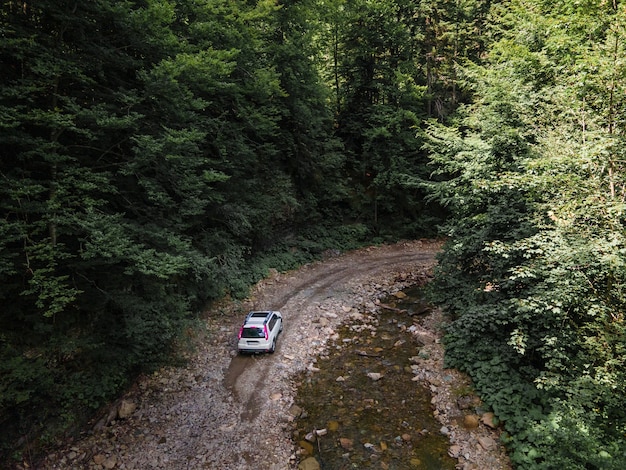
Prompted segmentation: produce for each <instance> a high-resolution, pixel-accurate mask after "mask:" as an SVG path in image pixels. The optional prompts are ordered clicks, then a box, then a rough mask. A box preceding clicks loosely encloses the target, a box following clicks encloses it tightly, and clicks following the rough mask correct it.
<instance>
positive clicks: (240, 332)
mask: <svg viewBox="0 0 626 470" xmlns="http://www.w3.org/2000/svg"><path fill="white" fill-rule="evenodd" d="M242 334H243V326H242V327H241V329H240V330H239V336H238V337H237V338H238V339H241V335H242Z"/></svg>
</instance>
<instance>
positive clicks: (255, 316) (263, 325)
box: [237, 310, 283, 353]
mask: <svg viewBox="0 0 626 470" xmlns="http://www.w3.org/2000/svg"><path fill="white" fill-rule="evenodd" d="M281 331H283V317H282V315H281V314H280V312H276V311H272V310H269V311H264V312H250V313H248V315H247V316H246V319H245V321H244V322H243V326H242V327H241V329H240V330H239V343H238V344H237V349H238V351H239V352H240V353H256V352H269V353H273V352H274V351H275V350H276V339H277V338H278V335H279V334H280V332H281Z"/></svg>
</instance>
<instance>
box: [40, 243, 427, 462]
mask: <svg viewBox="0 0 626 470" xmlns="http://www.w3.org/2000/svg"><path fill="white" fill-rule="evenodd" d="M438 248H439V244H438V243H436V242H430V241H415V242H406V243H399V244H396V245H391V246H383V247H372V248H367V249H362V250H358V251H355V252H351V253H347V254H343V255H339V256H335V257H332V258H329V259H327V260H325V261H323V262H318V263H313V264H311V265H307V266H304V267H302V268H301V269H299V270H297V271H294V272H289V273H285V274H282V273H273V275H272V276H270V277H269V278H268V279H266V280H265V281H263V282H261V283H259V284H258V285H257V286H256V287H255V289H254V290H253V292H252V293H251V295H250V298H249V299H247V300H246V301H244V302H240V303H236V302H228V303H225V304H222V305H221V306H219V307H215V308H214V309H212V310H211V311H209V312H207V321H206V324H207V332H206V333H205V332H200V333H198V335H197V338H201V339H202V341H199V344H198V347H197V349H196V351H195V352H194V353H193V355H191V356H190V357H189V358H188V359H189V361H188V363H187V364H186V366H184V367H179V368H168V369H165V370H161V371H159V372H158V373H155V374H153V375H151V376H149V377H144V378H142V379H141V380H140V381H139V382H138V383H137V385H136V386H135V387H134V388H133V390H131V391H130V392H129V393H128V395H127V396H126V397H124V402H123V405H124V406H125V407H126V408H125V409H126V410H128V409H130V410H131V412H130V413H129V416H128V417H124V418H120V417H119V416H115V413H114V412H115V410H117V408H116V409H115V410H113V411H114V412H113V413H111V414H110V416H109V419H105V420H104V421H101V422H100V423H99V424H98V425H97V426H96V427H95V429H94V430H93V431H92V432H90V433H89V434H87V435H86V436H85V437H84V438H83V439H81V440H80V441H77V442H74V443H73V444H71V445H68V446H66V447H65V448H63V449H60V450H59V451H58V452H56V453H54V454H51V455H50V456H48V458H47V459H46V460H45V461H44V462H42V464H41V466H40V468H45V469H52V468H55V469H69V468H72V469H87V468H89V469H145V468H154V469H215V470H231V469H232V470H247V469H250V470H252V469H255V470H257V469H258V470H287V469H293V468H295V467H296V459H295V454H294V452H295V449H294V444H293V441H292V436H291V432H292V430H293V420H294V416H293V412H292V411H293V408H292V405H293V403H294V397H295V395H296V391H297V390H296V384H295V383H294V377H295V376H296V375H297V374H298V373H300V372H302V371H305V370H306V369H311V368H312V367H313V366H314V363H315V360H316V357H317V356H318V355H319V353H320V352H321V351H322V350H323V349H324V347H325V345H326V342H327V341H328V340H329V338H330V337H331V336H332V335H333V334H334V328H335V327H336V326H337V325H338V324H339V323H341V322H344V321H346V320H347V319H348V318H349V316H350V315H353V314H355V312H358V311H361V310H364V309H366V310H367V309H369V310H372V309H375V308H376V306H375V302H376V300H377V299H378V298H379V297H381V296H382V295H385V294H389V293H391V292H394V291H396V290H398V289H400V288H403V287H405V286H407V285H409V284H410V283H414V282H415V280H416V279H419V278H420V277H422V278H423V277H426V276H427V275H428V272H429V270H430V269H431V268H432V266H433V264H434V263H435V253H436V251H437V250H438ZM252 309H276V310H280V311H281V312H282V314H283V317H284V320H285V327H284V331H283V333H282V334H281V337H280V339H279V342H278V348H277V351H276V353H275V354H273V355H261V356H238V355H237V354H236V337H237V331H238V328H239V326H240V322H241V321H242V319H243V316H244V315H245V313H246V312H247V311H248V310H252ZM119 405H121V403H120V404H119ZM114 417H115V419H113V420H111V418H114Z"/></svg>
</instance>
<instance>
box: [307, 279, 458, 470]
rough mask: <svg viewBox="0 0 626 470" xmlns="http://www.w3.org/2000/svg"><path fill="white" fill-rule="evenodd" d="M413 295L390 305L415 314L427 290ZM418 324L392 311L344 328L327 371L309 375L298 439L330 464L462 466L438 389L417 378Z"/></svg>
mask: <svg viewBox="0 0 626 470" xmlns="http://www.w3.org/2000/svg"><path fill="white" fill-rule="evenodd" d="M406 293H407V294H408V296H407V297H406V298H404V299H402V300H398V299H396V298H393V299H385V300H383V303H385V304H392V303H393V305H394V306H395V307H397V308H398V309H401V310H408V312H409V313H414V312H413V311H412V310H414V309H418V308H420V307H419V306H420V305H421V303H420V301H419V297H418V295H419V290H417V289H414V290H407V291H406ZM417 322H419V315H413V316H411V315H409V314H407V313H406V312H403V313H401V312H399V311H395V310H390V309H385V310H382V311H381V312H380V313H378V314H376V315H374V316H370V315H367V316H364V318H363V319H362V320H358V321H353V322H351V323H350V324H349V325H346V326H344V327H341V328H340V329H339V330H338V333H339V338H338V339H336V340H335V341H333V342H332V343H330V344H329V350H328V355H326V356H323V357H321V358H320V359H319V360H318V361H317V363H316V368H319V370H318V371H315V372H310V373H307V374H306V375H305V376H303V377H302V381H301V385H300V388H299V391H298V398H297V401H296V403H297V405H298V406H299V407H300V408H302V410H303V412H302V415H301V416H300V417H299V418H298V420H297V431H296V435H295V439H296V442H297V443H298V447H301V448H303V449H305V450H306V452H308V453H309V455H313V456H314V457H315V458H316V459H317V460H318V462H319V463H320V465H321V468H322V469H323V470H343V469H381V470H411V469H415V470H453V469H454V468H455V464H456V463H457V462H456V460H454V459H452V458H450V457H449V456H448V454H447V450H448V446H449V442H448V439H447V438H446V437H444V436H443V435H441V434H440V432H439V429H440V428H441V424H439V422H438V421H437V420H436V419H435V418H434V417H433V414H432V408H431V404H430V400H431V395H430V392H429V390H428V389H427V388H426V386H425V385H424V384H422V383H420V382H416V381H413V380H412V379H413V377H414V374H413V373H412V368H411V366H413V367H415V365H414V362H413V361H412V360H411V358H412V357H415V356H418V355H419V354H420V347H421V345H420V344H419V343H418V342H417V341H416V340H415V339H414V338H413V337H412V335H411V334H410V333H409V332H407V331H406V330H407V328H409V327H410V326H411V325H412V324H413V323H417ZM368 374H369V375H368ZM318 434H319V436H318ZM313 436H317V437H316V438H315V437H313Z"/></svg>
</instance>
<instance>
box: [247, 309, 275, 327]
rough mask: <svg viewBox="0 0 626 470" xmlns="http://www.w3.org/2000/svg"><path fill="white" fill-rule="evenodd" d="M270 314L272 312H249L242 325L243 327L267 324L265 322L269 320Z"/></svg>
mask: <svg viewBox="0 0 626 470" xmlns="http://www.w3.org/2000/svg"><path fill="white" fill-rule="evenodd" d="M272 313H274V312H273V311H271V310H266V311H258V312H256V311H255V312H250V313H248V315H247V316H246V321H245V323H244V326H246V325H249V324H254V325H262V324H264V323H265V322H267V320H268V319H269V318H270V316H271V314H272Z"/></svg>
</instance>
